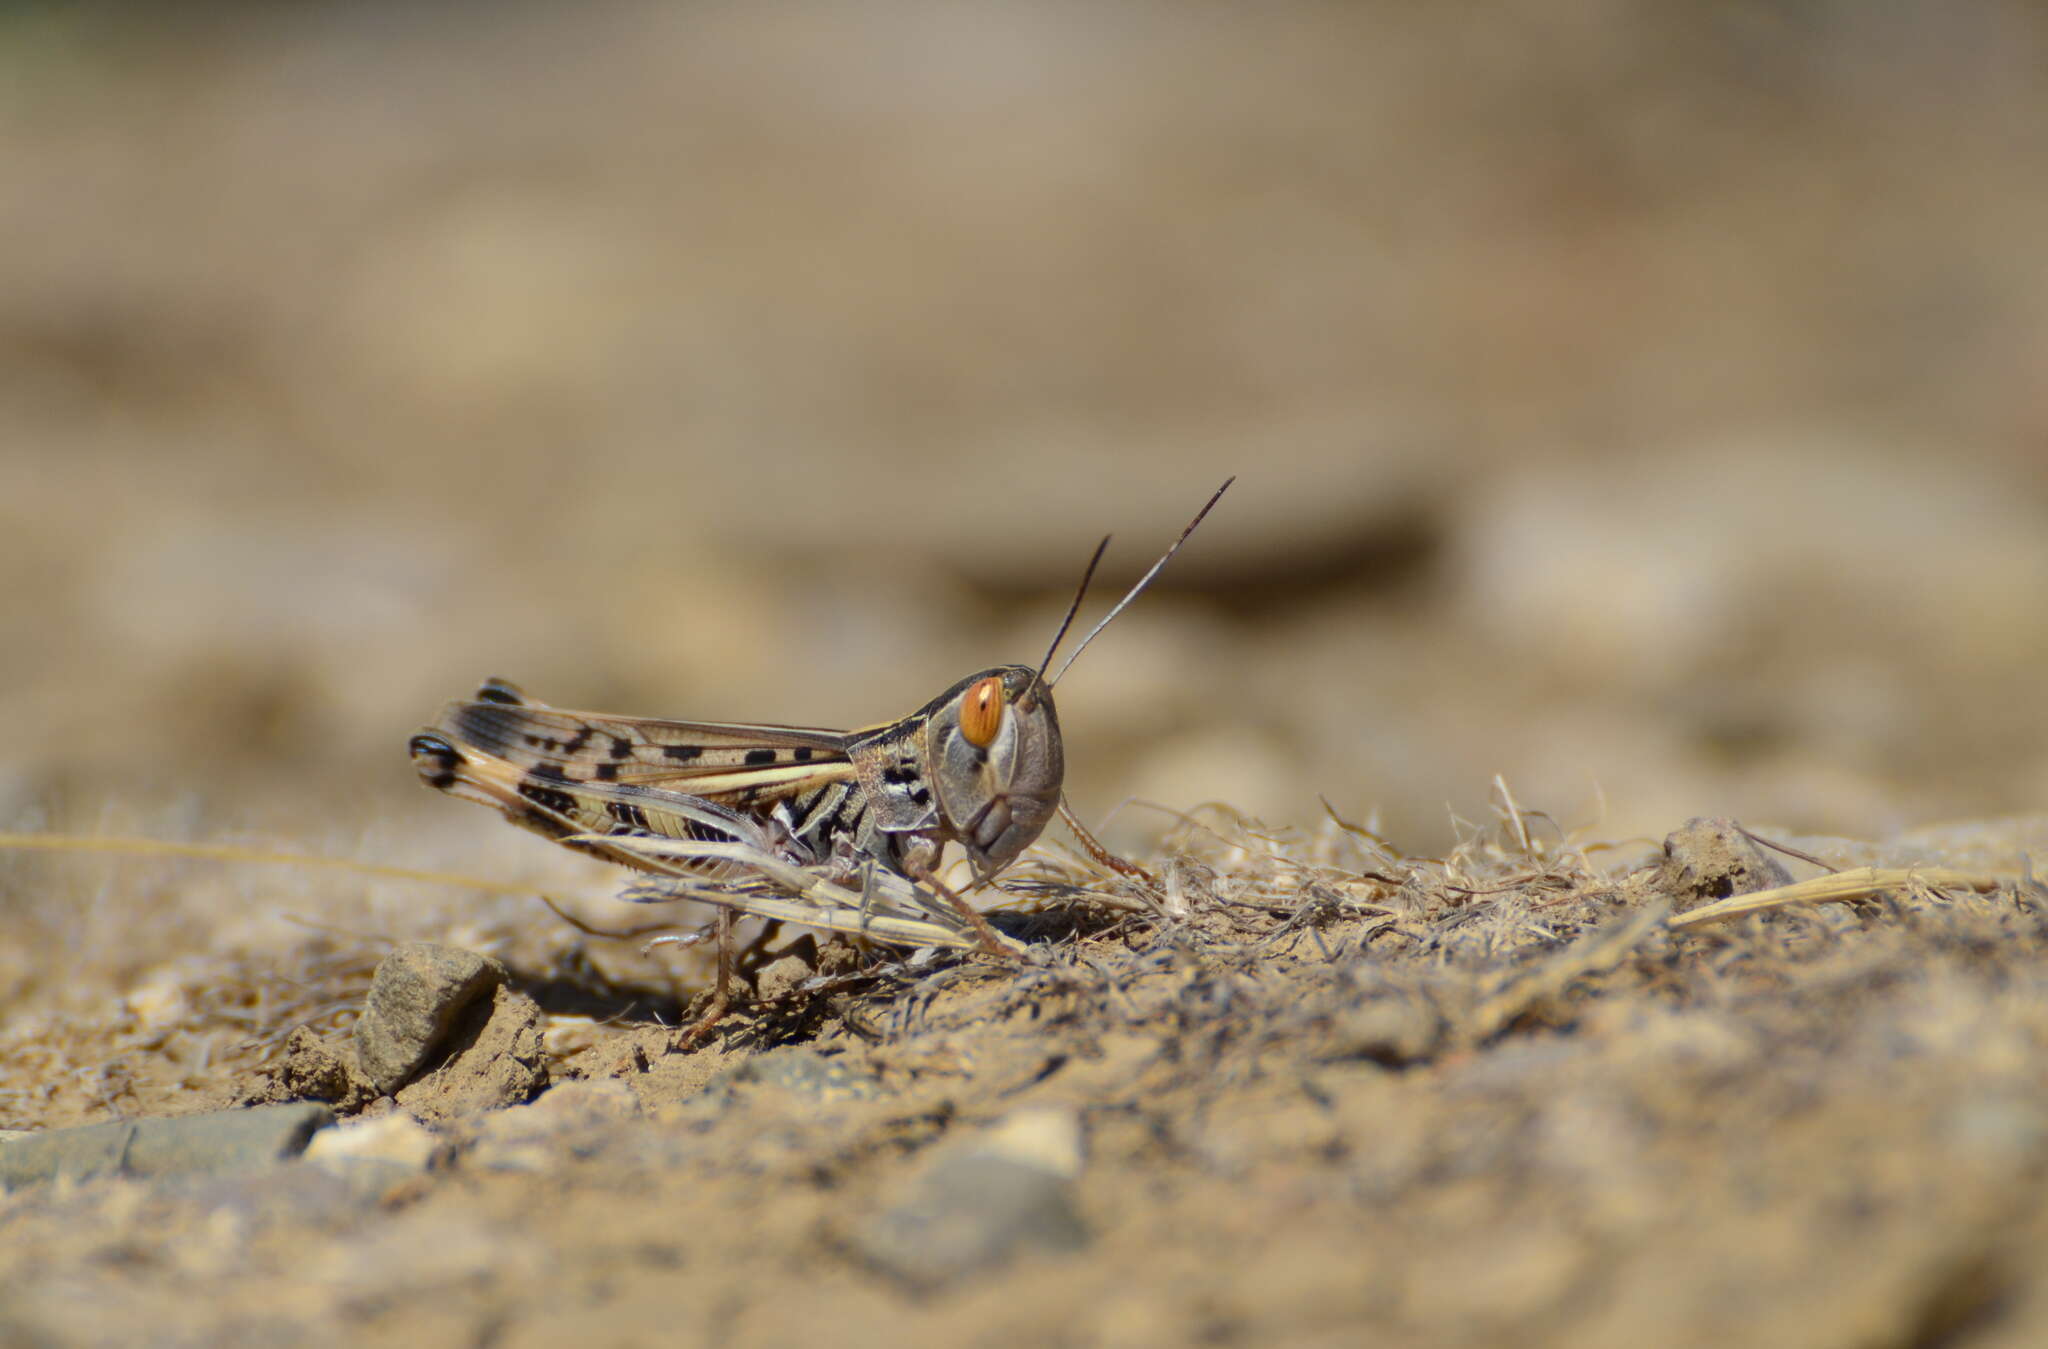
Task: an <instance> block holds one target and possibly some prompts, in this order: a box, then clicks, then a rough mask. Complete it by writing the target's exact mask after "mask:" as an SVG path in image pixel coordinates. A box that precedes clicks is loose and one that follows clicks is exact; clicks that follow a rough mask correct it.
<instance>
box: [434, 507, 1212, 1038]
mask: <svg viewBox="0 0 2048 1349" xmlns="http://www.w3.org/2000/svg"><path fill="white" fill-rule="evenodd" d="M1231 481H1235V479H1232V480H1231ZM1229 487H1230V481H1226V482H1225V483H1224V484H1223V486H1222V487H1219V488H1218V489H1217V490H1216V492H1215V495H1213V496H1211V497H1210V498H1209V501H1208V503H1207V504H1206V505H1204V506H1203V507H1202V509H1201V510H1200V511H1199V512H1198V513H1197V514H1196V515H1195V518H1194V519H1193V520H1192V521H1190V522H1189V523H1188V526H1187V528H1185V529H1183V530H1182V531H1181V533H1180V537H1179V538H1178V539H1176V540H1175V541H1174V543H1173V545H1172V546H1171V547H1170V548H1168V549H1167V550H1166V552H1165V553H1164V554H1163V555H1161V557H1160V558H1159V560H1158V561H1157V562H1155V563H1154V564H1153V565H1152V567H1151V569H1150V570H1148V571H1147V572H1146V573H1145V574H1144V576H1142V577H1140V578H1139V580H1138V582H1137V584H1136V585H1134V586H1132V587H1131V589H1130V591H1129V593H1127V594H1126V595H1125V596H1124V597H1123V598H1122V599H1121V600H1119V601H1118V602H1117V603H1116V605H1115V606H1114V607H1112V608H1111V610H1110V611H1109V613H1108V614H1107V615H1106V616H1105V617H1104V618H1103V619H1102V621H1101V622H1099V623H1097V624H1096V625H1095V627H1094V628H1093V629H1091V630H1090V631H1089V633H1088V635H1087V636H1086V637H1084V638H1082V640H1081V642H1080V644H1079V645H1077V646H1076V647H1075V648H1074V650H1073V651H1072V653H1071V654H1069V655H1068V656H1067V659H1066V661H1065V662H1064V663H1063V664H1062V665H1061V666H1060V668H1059V670H1058V671H1057V672H1055V673H1053V674H1051V675H1048V674H1047V670H1048V669H1049V668H1050V666H1051V664H1052V658H1053V656H1054V654H1055V653H1056V652H1057V651H1058V650H1059V646H1060V643H1061V641H1063V640H1064V639H1065V637H1066V635H1067V632H1068V630H1069V629H1070V628H1071V627H1072V625H1073V621H1074V617H1075V615H1076V614H1077V613H1078V612H1079V611H1080V606H1081V601H1082V599H1083V598H1084V597H1085V596H1086V594H1087V590H1088V582H1089V580H1090V579H1091V578H1092V577H1093V575H1094V572H1095V567H1096V564H1097V563H1099V562H1100V561H1101V559H1102V554H1103V551H1104V550H1105V549H1106V548H1107V547H1108V546H1109V540H1108V539H1107V538H1105V539H1103V540H1102V542H1101V543H1100V544H1098V545H1097V547H1096V549H1095V554H1094V556H1093V557H1092V558H1091V559H1090V560H1089V563H1088V567H1087V570H1086V572H1085V573H1084V574H1083V576H1082V579H1081V586H1080V588H1079V590H1078V591H1077V592H1076V594H1075V596H1074V602H1073V604H1072V605H1071V606H1069V608H1068V610H1067V615H1066V618H1065V620H1064V621H1062V622H1061V624H1060V627H1059V630H1058V632H1057V633H1055V634H1054V637H1053V640H1052V645H1051V646H1050V647H1048V648H1047V650H1046V653H1045V658H1044V659H1043V660H1042V661H1040V662H1039V664H1038V665H1037V666H1035V667H1033V666H1028V665H998V666H993V667H991V668H989V669H986V670H982V671H979V672H977V673H975V674H971V675H969V676H967V677H966V678H965V679H962V680H960V681H959V682H958V683H956V684H954V685H953V686H952V687H951V688H949V689H947V690H946V691H945V692H944V693H941V694H939V695H938V696H937V697H936V698H933V699H932V700H931V701H929V702H927V703H926V704H925V705H924V706H922V707H920V708H918V709H917V710H916V711H915V712H912V713H911V714H910V715H909V716H907V717H903V718H902V719H900V720H897V721H891V722H885V723H882V724H880V725H877V726H870V727H867V728H865V729H863V730H856V731H834V730H820V729H814V728H809V727H801V726H781V725H768V724H757V723H747V722H719V721H665V720H655V719H649V718H644V717H625V716H612V715H608V714H604V713H593V712H572V711H566V710H563V709H561V708H555V707H550V706H548V705H547V704H545V703H541V702H537V701H535V700H533V699H532V698H529V697H528V696H527V695H526V694H525V693H523V692H522V691H521V690H520V689H518V688H517V687H516V686H514V685H512V684H509V683H507V682H505V681H503V680H499V679H492V680H489V681H486V682H485V684H484V685H483V686H482V688H480V689H479V690H478V691H477V694H476V696H475V697H474V698H473V699H470V700H468V701H464V702H455V703H450V704H449V705H448V706H447V707H446V708H444V709H443V710H442V712H441V715H440V717H439V718H438V719H436V720H435V722H434V724H433V725H431V726H428V727H425V728H423V729H422V730H421V731H420V732H419V733H418V734H416V735H414V736H413V737H412V740H411V742H410V746H409V748H410V750H411V754H412V759H413V764H414V766H415V767H417V768H418V770H419V773H420V776H421V778H422V780H424V781H425V782H426V784H427V785H428V786H430V787H435V788H438V789H439V790H441V791H444V792H447V793H449V794H450V795H452V796H457V797H461V798H463V799H464V800H469V801H476V802H479V803H481V804H483V805H488V806H491V807H494V808H495V809H497V810H499V811H501V812H503V814H504V815H505V817H506V818H507V819H509V820H510V821H511V822H512V823H514V824H517V825H520V826H522V827H524V828H527V829H531V830H533V831H535V832H537V833H540V834H542V835H545V836H546V837H548V838H551V839H553V840H555V841H556V842H558V843H561V844H564V845H566V846H568V847H571V848H574V849H576V850H578V851H580V852H583V853H586V854H589V855H591V856H594V857H599V858H602V859H604V860H606V861H610V862H614V863H617V864H619V865H622V866H626V867H629V868H632V869H633V870H635V871H637V872H640V873H642V878H641V879H640V880H638V881H637V882H635V883H634V884H632V885H630V886H628V888H627V889H626V891H625V893H624V895H623V896H622V897H623V898H625V899H628V900H633V901H636V902H643V903H646V902H662V901H669V900H676V899H695V900H703V901H706V902H709V903H712V904H715V905H718V906H719V967H718V984H717V987H716V990H715V992H714V994H713V999H712V1003H711V1009H712V1010H711V1011H710V1013H708V1014H707V1016H706V1017H705V1018H703V1019H702V1020H700V1022H699V1023H698V1028H697V1029H698V1030H699V1031H701V1030H702V1029H703V1028H705V1027H708V1025H709V1022H710V1020H712V1019H715V1017H716V1016H717V1015H718V1014H719V1013H720V1012H722V1011H723V1009H724V1007H725V1005H726V1002H727V988H728V986H729V982H730V978H731V963H732V924H733V919H734V917H735V915H736V914H738V913H751V914H755V915H758V916H760V917H764V918H770V919H778V920H786V921H794V922H799V923H804V924H807V925H809V926H812V927H817V928H824V929H828V930H834V931H843V932H852V933H858V934H861V935H864V936H867V937H870V938H874V939H878V940H881V941H886V942H891V943H896V944H899V945H911V946H922V945H943V946H963V947H979V948H981V949H982V950H984V951H987V952H990V953H993V954H998V955H1014V953H1015V952H1016V951H1017V950H1018V949H1019V947H1018V943H1016V942H1015V941H1014V940H1013V939H1011V938H1008V937H1006V936H1004V935H1002V934H1000V933H998V932H996V931H995V930H994V929H993V928H991V927H990V926H989V924H988V922H987V920H986V919H984V918H983V917H982V916H981V914H980V913H979V912H977V911H976V910H975V909H974V908H973V907H972V906H971V905H969V904H968V903H967V902H966V900H965V899H963V898H962V897H961V896H960V895H959V894H957V893H956V892H955V891H953V890H952V889H951V888H950V887H948V886H946V885H945V884H944V883H943V882H941V881H940V879H939V877H938V872H939V869H940V864H941V861H942V859H943V856H944V853H945V850H946V847H947V845H948V844H953V843H957V844H959V845H960V847H961V848H962V849H963V850H964V851H965V853H966V855H967V860H968V863H969V866H970V867H971V869H972V870H973V872H974V874H975V877H976V880H977V883H983V882H987V881H990V880H992V879H993V878H994V877H995V876H996V875H997V874H998V873H1000V872H1001V871H1002V870H1003V869H1004V868H1005V867H1007V866H1009V864H1010V863H1011V862H1013V861H1014V860H1016V858H1017V856H1018V854H1020V853H1022V852H1023V851H1024V850H1025V849H1026V848H1027V847H1029V846H1030V845H1031V844H1032V843H1033V842H1034V841H1035V840H1036V839H1037V838H1038V836H1039V834H1040V833H1041V832H1043V830H1044V829H1045V826H1046V825H1047V824H1048V823H1049V822H1050V821H1051V819H1052V817H1053V816H1054V815H1055V814H1064V815H1065V817H1066V819H1067V821H1068V824H1069V825H1070V826H1071V827H1073V828H1074V829H1075V831H1076V836H1077V837H1079V838H1080V839H1081V840H1082V842H1083V844H1084V846H1085V847H1086V848H1087V849H1088V850H1089V852H1090V853H1091V854H1093V855H1094V856H1095V857H1096V858H1097V859H1098V860H1100V861H1103V862H1106V863H1108V864H1109V865H1111V866H1114V867H1117V869H1119V870H1126V869H1128V870H1131V871H1135V868H1130V867H1129V864H1127V863H1121V864H1120V863H1119V861H1118V859H1114V858H1112V857H1111V856H1110V855H1109V854H1108V853H1107V852H1106V851H1105V850H1103V849H1102V848H1101V846H1100V845H1099V844H1097V843H1096V842H1095V841H1094V839H1093V838H1092V837H1091V836H1090V835H1088V833H1087V831H1086V830H1085V829H1083V828H1081V826H1080V822H1079V821H1078V820H1076V819H1074V817H1073V815H1072V813H1071V812H1069V811H1066V810H1065V805H1064V801H1063V798H1062V795H1061V782H1062V779H1063V777H1064V775H1065V767H1066V760H1065V752H1064V747H1063V746H1062V744H1061V741H1060V725H1059V716H1058V714H1057V713H1056V712H1055V710H1054V708H1053V698H1052V690H1053V686H1054V685H1055V684H1056V683H1058V682H1059V679H1060V678H1061V677H1062V676H1063V675H1065V673H1066V671H1067V670H1068V669H1069V668H1070V667H1071V666H1072V665H1073V663H1074V661H1075V659H1077V658H1078V657H1079V656H1080V654H1081V652H1082V651H1084V650H1086V649H1087V647H1088V644H1089V643H1090V642H1092V641H1094V640H1095V637H1096V635H1097V634H1099V633H1100V632H1101V631H1102V630H1103V629H1104V628H1106V627H1107V626H1109V624H1110V622H1111V621H1112V620H1114V619H1115V618H1116V617H1117V615H1118V614H1120V613H1122V612H1123V611H1124V609H1125V607H1126V606H1128V605H1129V604H1130V603H1131V601H1132V600H1134V599H1136V598H1137V596H1138V595H1139V593H1140V592H1142V591H1143V590H1144V589H1145V587H1146V586H1147V585H1148V584H1150V582H1151V580H1152V578H1153V577H1155V576H1157V575H1158V574H1159V571H1160V569H1161V568H1163V567H1164V566H1165V565H1166V563H1167V562H1168V561H1169V560H1170V559H1171V558H1172V557H1173V555H1174V554H1175V553H1176V552H1178V551H1179V550H1180V546H1181V545H1182V544H1183V543H1185V542H1186V541H1187V538H1188V536H1189V535H1190V534H1192V533H1193V532H1194V530H1195V527H1196V526H1197V525H1199V524H1201V522H1202V520H1203V518H1204V517H1205V516H1207V515H1208V513H1209V511H1210V510H1211V509H1212V508H1214V506H1215V505H1216V503H1217V501H1218V500H1220V499H1221V498H1222V496H1223V493H1224V492H1225V491H1227V490H1228V489H1229ZM1140 874H1141V873H1140ZM695 1034H696V1031H693V1033H692V1038H694V1037H695Z"/></svg>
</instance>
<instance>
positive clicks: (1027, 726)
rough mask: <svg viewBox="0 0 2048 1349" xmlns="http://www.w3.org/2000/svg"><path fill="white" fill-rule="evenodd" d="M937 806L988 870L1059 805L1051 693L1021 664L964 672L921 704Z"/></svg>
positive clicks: (1060, 772) (1010, 855) (1060, 759)
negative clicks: (926, 718)
mask: <svg viewBox="0 0 2048 1349" xmlns="http://www.w3.org/2000/svg"><path fill="white" fill-rule="evenodd" d="M928 712H929V716H930V720H929V722H928V724H927V730H926V735H927V736H928V739H927V741H926V745H927V749H928V751H929V755H930V757H929V759H928V760H927V762H929V763H930V764H932V766H933V772H934V776H935V778H936V781H935V782H934V784H933V785H934V787H935V789H936V791H937V794H938V805H939V810H940V812H941V814H942V815H943V816H944V819H945V823H946V825H947V827H948V828H949V829H950V830H951V832H952V834H953V837H955V838H957V839H959V840H960V843H961V845H962V846H963V847H964V848H966V850H967V856H968V858H969V859H970V860H971V861H972V862H973V863H974V868H975V870H976V871H978V872H980V873H981V874H983V875H993V874H994V873H995V872H998V871H1000V870H1002V869H1003V868H1004V867H1006V866H1008V865H1009V864H1010V863H1011V862H1012V861H1014V860H1015V859H1016V856H1017V854H1018V853H1020V852H1023V851H1024V849H1026V848H1028V847H1030V846H1031V842H1032V840H1034V839H1036V838H1037V837H1038V836H1039V834H1040V833H1041V832H1043V831H1044V829H1045V826H1046V822H1047V821H1048V820H1050V819H1052V817H1053V813H1054V812H1055V811H1057V810H1058V809H1059V804H1060V781H1061V779H1062V778H1063V777H1064V776H1065V773H1066V759H1065V757H1064V756H1063V755H1062V753H1061V751H1060V722H1059V716H1058V714H1057V713H1055V712H1054V711H1053V706H1052V690H1051V689H1050V688H1048V687H1047V686H1046V683H1045V681H1044V680H1043V679H1041V678H1040V677H1039V675H1038V672H1037V671H1036V670H1033V669H1031V668H1030V667H1029V666H1026V665H998V666H996V667H995V668H993V669H989V670H983V671H982V672H981V673H980V674H976V675H969V676H968V677H967V678H965V679H963V680H961V681H960V682H959V683H958V684H955V685H954V686H953V687H952V688H950V689H948V690H946V691H945V692H944V693H942V694H940V695H939V696H938V698H937V699H935V700H934V701H933V702H932V704H931V706H930V708H929V709H928Z"/></svg>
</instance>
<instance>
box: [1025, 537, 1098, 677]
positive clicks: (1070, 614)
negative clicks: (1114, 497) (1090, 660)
mask: <svg viewBox="0 0 2048 1349" xmlns="http://www.w3.org/2000/svg"><path fill="white" fill-rule="evenodd" d="M1108 551H1109V535H1107V534H1104V535H1103V536H1102V542H1101V543H1098V544H1096V545H1095V556H1094V557H1091V558H1089V559H1088V567H1087V569H1086V570H1085V571H1083V572H1082V573H1081V588H1080V589H1079V590H1076V591H1075V592H1074V602H1073V603H1072V604H1070V605H1068V606H1067V616H1066V617H1065V618H1063V619H1061V620H1060V630H1059V631H1058V632H1056V633H1054V634H1053V635H1052V645H1051V646H1049V647H1047V648H1046V649H1045V659H1044V660H1042V661H1040V662H1038V682H1039V683H1041V684H1045V667H1046V666H1048V665H1050V664H1052V655H1053V652H1055V651H1057V650H1059V649H1060V643H1061V642H1064V641H1065V640H1066V639H1067V629H1068V628H1071V627H1073V626H1074V615H1075V614H1078V613H1080V612H1081V601H1082V600H1084V599H1086V598H1087V597H1088V583H1089V582H1090V581H1092V580H1094V579H1095V564H1096V563H1098V562H1100V561H1102V555H1103V554H1104V553H1106V552H1108ZM1046 687H1047V688H1051V687H1052V686H1051V685H1050V684H1046Z"/></svg>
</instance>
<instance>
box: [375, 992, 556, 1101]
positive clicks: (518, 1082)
mask: <svg viewBox="0 0 2048 1349" xmlns="http://www.w3.org/2000/svg"><path fill="white" fill-rule="evenodd" d="M449 1042H450V1049H449V1053H448V1057H447V1058H446V1059H445V1060H444V1061H443V1062H442V1063H440V1064H439V1065H438V1066H436V1067H434V1068H432V1069H430V1070H429V1071H428V1072H426V1073H425V1074H423V1075H422V1076H420V1077H419V1078H417V1079H415V1080H414V1081H412V1082H411V1083H409V1084H407V1085H406V1086H405V1087H403V1088H401V1089H400V1090H399V1092H398V1095H397V1101H398V1105H399V1108H400V1109H402V1110H404V1111H406V1112H407V1113H408V1114H410V1115H412V1116H413V1117H414V1118H415V1119H418V1120H420V1121H421V1122H423V1123H426V1124H439V1123H448V1122H452V1121H455V1120H458V1119H463V1118H466V1117H468V1116H471V1115H477V1114H481V1113H482V1112H484V1111H486V1110H494V1109H496V1108H498V1107H500V1106H507V1105H519V1104H521V1103H523V1102H525V1101H529V1100H531V1099H533V1096H534V1093H536V1092H538V1091H539V1090H540V1089H541V1088H542V1087H544V1086H546V1085H547V1081H548V1068H547V1056H546V1054H545V1052H544V1051H543V1049H542V1046H541V1029H540V1008H539V1007H538V1006H536V1005H535V1003H534V1001H533V999H532V998H529V997H527V996H526V995H525V994H524V993H520V992H518V991H517V990H515V989H512V988H509V987H507V986H505V985H503V984H500V985H499V986H498V988H497V991H496V992H495V993H494V994H493V995H492V997H491V1000H490V1001H489V1002H488V1003H479V1004H477V1005H476V1006H475V1008H473V1009H472V1011H471V1013H470V1015H469V1016H468V1017H465V1018H464V1019H463V1021H462V1022H461V1023H459V1024H458V1025H457V1026H456V1028H455V1031H454V1033H453V1034H452V1035H451V1036H450V1037H449Z"/></svg>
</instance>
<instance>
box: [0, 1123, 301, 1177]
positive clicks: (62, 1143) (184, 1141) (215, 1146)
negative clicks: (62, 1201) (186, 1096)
mask: <svg viewBox="0 0 2048 1349" xmlns="http://www.w3.org/2000/svg"><path fill="white" fill-rule="evenodd" d="M333 1122H334V1112H333V1111H331V1110H329V1109H328V1108H327V1107H326V1106H324V1105H320V1104H318V1103H317V1102H310V1101H303V1102H299V1103H296V1104H292V1105H263V1106H254V1107H251V1108H249V1109H246V1110H217V1111H212V1112H209V1113H207V1114H203V1115H177V1116H173V1117H170V1118H152V1119H133V1120H114V1121H110V1122H108V1123H105V1124H87V1125H82V1126H80V1127H78V1128H75V1129H52V1130H49V1131H47V1132H44V1133H36V1134H30V1135H29V1136H27V1137H25V1138H17V1139H14V1140H12V1141H9V1142H6V1143H0V1187H4V1188H5V1189H9V1190H12V1189H17V1188H19V1187H21V1186H23V1185H31V1184H35V1183H36V1182H39V1181H47V1180H54V1179H56V1178H57V1177H59V1176H69V1177H72V1178H74V1179H77V1180H88V1179H91V1178H93V1177H97V1176H134V1177H149V1176H175V1175H220V1174H226V1173H230V1172H236V1171H247V1170H252V1169H254V1168H256V1167H259V1166H267V1165H269V1164H271V1163H273V1162H281V1161H287V1160H289V1159H291V1158H293V1157H296V1156H298V1155H299V1154H300V1153H301V1152H303V1151H305V1148H306V1144H307V1141H308V1140H309V1139H311V1138H312V1136H313V1134H314V1133H315V1131H317V1130H319V1129H322V1128H324V1127H326V1126H327V1125H329V1124H331V1123H333Z"/></svg>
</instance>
